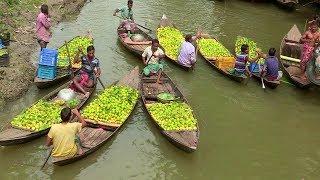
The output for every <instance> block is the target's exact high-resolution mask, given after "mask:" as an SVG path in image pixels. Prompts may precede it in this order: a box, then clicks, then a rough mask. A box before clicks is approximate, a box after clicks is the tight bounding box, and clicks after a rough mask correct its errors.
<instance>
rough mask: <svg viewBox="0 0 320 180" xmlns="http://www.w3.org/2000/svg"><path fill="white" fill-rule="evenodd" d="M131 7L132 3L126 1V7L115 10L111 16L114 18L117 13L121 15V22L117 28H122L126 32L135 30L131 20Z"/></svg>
mask: <svg viewBox="0 0 320 180" xmlns="http://www.w3.org/2000/svg"><path fill="white" fill-rule="evenodd" d="M132 6H133V1H132V0H128V3H127V7H123V8H121V9H116V10H115V12H114V13H113V16H116V15H117V13H118V12H120V13H121V17H122V19H123V21H122V22H121V24H120V26H119V27H122V28H124V29H125V30H127V31H134V29H135V28H136V25H135V23H134V19H133V12H132Z"/></svg>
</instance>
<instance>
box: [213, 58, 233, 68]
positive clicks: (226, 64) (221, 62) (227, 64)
mask: <svg viewBox="0 0 320 180" xmlns="http://www.w3.org/2000/svg"><path fill="white" fill-rule="evenodd" d="M235 61H236V59H235V58H234V57H218V58H217V59H216V65H217V66H218V68H219V69H232V68H234V65H235Z"/></svg>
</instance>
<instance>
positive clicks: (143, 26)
mask: <svg viewBox="0 0 320 180" xmlns="http://www.w3.org/2000/svg"><path fill="white" fill-rule="evenodd" d="M116 17H118V18H120V19H124V18H123V17H121V16H118V15H117V16H116ZM135 24H136V25H137V26H139V27H142V28H144V29H146V30H149V31H153V30H152V29H150V28H147V27H145V26H142V25H140V24H138V23H135Z"/></svg>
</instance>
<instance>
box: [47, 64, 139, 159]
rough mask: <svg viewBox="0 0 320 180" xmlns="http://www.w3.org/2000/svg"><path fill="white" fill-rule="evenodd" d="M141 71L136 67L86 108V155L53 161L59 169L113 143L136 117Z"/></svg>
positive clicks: (84, 115) (84, 147)
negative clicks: (120, 131)
mask: <svg viewBox="0 0 320 180" xmlns="http://www.w3.org/2000/svg"><path fill="white" fill-rule="evenodd" d="M139 82H140V78H139V68H138V67H135V68H134V69H133V70H132V71H131V72H130V73H129V74H127V75H126V76H125V77H123V78H122V79H121V80H120V81H119V82H118V83H114V84H113V85H111V86H110V87H108V88H106V89H105V90H103V91H102V92H101V93H100V94H99V95H98V96H97V97H95V99H94V100H93V101H92V102H91V103H90V104H89V105H88V106H86V107H85V108H84V109H83V111H82V115H83V117H84V118H85V121H86V122H87V123H88V126H87V127H84V128H82V130H81V131H80V138H81V144H82V150H83V153H82V154H81V155H80V154H77V155H76V156H74V157H71V158H68V159H59V160H55V161H53V164H55V165H66V164H69V163H72V162H74V161H76V160H79V159H81V158H83V157H85V156H87V155H89V154H91V153H93V152H94V151H96V150H97V149H98V148H99V147H101V146H102V145H103V144H104V143H106V142H107V141H108V140H110V139H111V138H112V137H113V136H114V135H115V134H116V132H118V130H119V129H120V128H121V127H122V126H123V125H124V123H125V122H126V121H127V120H128V119H129V116H130V115H131V114H132V112H133V110H134V107H135V105H136V104H137V102H138V100H139V90H138V88H139Z"/></svg>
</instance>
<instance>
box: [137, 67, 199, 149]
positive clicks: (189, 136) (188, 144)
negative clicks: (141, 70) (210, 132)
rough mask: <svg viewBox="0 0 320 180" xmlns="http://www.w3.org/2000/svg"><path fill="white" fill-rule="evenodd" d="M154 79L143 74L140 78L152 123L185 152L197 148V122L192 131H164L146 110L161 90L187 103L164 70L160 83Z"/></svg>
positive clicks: (141, 88)
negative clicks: (195, 127)
mask: <svg viewBox="0 0 320 180" xmlns="http://www.w3.org/2000/svg"><path fill="white" fill-rule="evenodd" d="M156 79H157V77H156V76H150V77H145V76H144V75H142V78H141V87H140V90H141V96H142V101H143V104H144V107H145V109H146V111H147V112H148V114H149V116H150V118H151V119H152V121H153V122H154V124H155V125H156V126H157V127H158V129H159V130H160V132H161V134H162V135H163V136H165V137H166V138H167V139H168V140H169V141H170V142H171V143H173V144H174V145H175V146H177V147H178V148H180V149H182V150H184V151H186V152H193V151H195V150H196V149H197V145H198V141H199V133H200V130H199V126H198V123H197V129H196V130H194V131H166V130H164V129H163V128H162V127H161V126H160V125H159V124H158V123H157V121H156V120H155V119H154V118H153V117H152V115H151V113H150V112H149V111H148V108H147V106H148V105H150V104H152V103H157V102H159V101H158V100H157V98H156V96H157V94H159V93H161V92H168V93H171V94H174V95H175V96H176V97H178V98H179V99H180V100H182V101H183V102H185V103H188V102H187V100H186V99H185V97H184V96H183V94H182V93H181V92H180V91H179V89H178V88H177V86H176V85H175V84H174V83H173V82H172V80H171V79H170V78H169V76H167V75H166V74H165V73H164V72H162V77H161V80H162V82H163V83H162V84H159V85H158V84H157V83H156V81H157V80H156Z"/></svg>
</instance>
